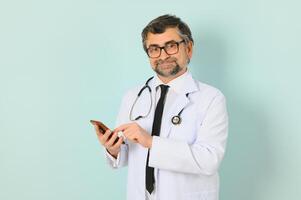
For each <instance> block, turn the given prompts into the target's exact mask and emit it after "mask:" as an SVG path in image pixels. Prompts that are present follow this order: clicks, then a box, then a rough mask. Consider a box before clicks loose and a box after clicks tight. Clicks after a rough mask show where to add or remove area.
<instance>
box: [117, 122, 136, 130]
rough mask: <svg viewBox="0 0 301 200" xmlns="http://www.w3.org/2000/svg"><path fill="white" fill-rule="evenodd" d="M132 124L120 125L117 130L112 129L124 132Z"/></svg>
mask: <svg viewBox="0 0 301 200" xmlns="http://www.w3.org/2000/svg"><path fill="white" fill-rule="evenodd" d="M132 124H133V123H128V124H122V125H120V126H118V127H117V128H115V129H114V132H115V131H117V132H118V131H124V130H125V129H127V128H128V127H130V126H131V125H132Z"/></svg>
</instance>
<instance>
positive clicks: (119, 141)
mask: <svg viewBox="0 0 301 200" xmlns="http://www.w3.org/2000/svg"><path fill="white" fill-rule="evenodd" d="M122 142H123V138H122V137H120V138H118V141H117V142H116V143H115V144H114V145H113V146H112V148H113V149H118V148H119V147H120V146H121V144H122Z"/></svg>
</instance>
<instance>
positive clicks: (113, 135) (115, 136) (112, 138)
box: [105, 132, 117, 148]
mask: <svg viewBox="0 0 301 200" xmlns="http://www.w3.org/2000/svg"><path fill="white" fill-rule="evenodd" d="M116 138H117V133H116V132H113V133H112V135H111V137H110V139H108V140H107V142H106V144H105V145H106V146H107V147H109V148H110V147H112V146H113V144H114V142H115V140H116Z"/></svg>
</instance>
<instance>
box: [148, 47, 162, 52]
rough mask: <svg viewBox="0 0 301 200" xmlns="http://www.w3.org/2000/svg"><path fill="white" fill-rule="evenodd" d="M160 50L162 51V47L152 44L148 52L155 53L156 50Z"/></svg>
mask: <svg viewBox="0 0 301 200" xmlns="http://www.w3.org/2000/svg"><path fill="white" fill-rule="evenodd" d="M158 51H160V48H159V47H157V46H150V47H149V48H148V52H149V53H154V52H158Z"/></svg>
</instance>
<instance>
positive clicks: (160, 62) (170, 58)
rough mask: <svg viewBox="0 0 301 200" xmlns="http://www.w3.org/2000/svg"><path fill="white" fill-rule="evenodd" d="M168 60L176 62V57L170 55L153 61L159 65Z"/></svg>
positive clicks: (168, 61)
mask: <svg viewBox="0 0 301 200" xmlns="http://www.w3.org/2000/svg"><path fill="white" fill-rule="evenodd" d="M170 62H177V59H176V58H172V57H169V58H166V59H164V60H162V59H159V60H157V61H156V62H155V64H156V65H161V64H164V63H170Z"/></svg>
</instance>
